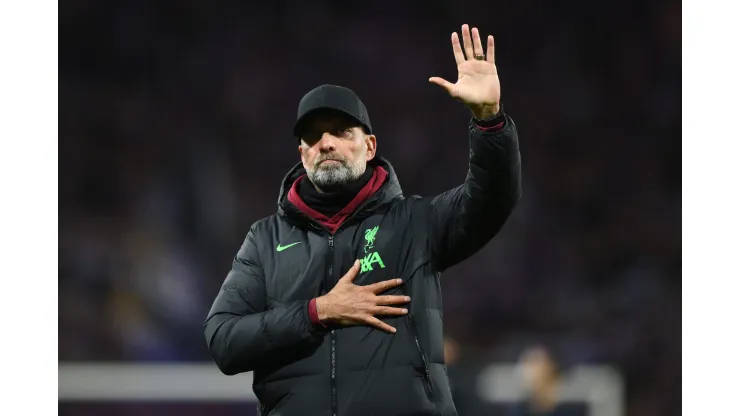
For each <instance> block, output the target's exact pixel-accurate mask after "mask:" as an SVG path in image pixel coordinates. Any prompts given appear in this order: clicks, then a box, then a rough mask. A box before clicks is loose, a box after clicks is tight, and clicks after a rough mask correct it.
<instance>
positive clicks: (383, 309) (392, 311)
mask: <svg viewBox="0 0 740 416" xmlns="http://www.w3.org/2000/svg"><path fill="white" fill-rule="evenodd" d="M372 313H373V315H375V316H378V315H383V316H388V315H391V316H392V315H395V316H402V315H406V314H407V313H409V310H408V309H406V308H393V307H390V306H378V307H377V308H374V309H373V311H372Z"/></svg>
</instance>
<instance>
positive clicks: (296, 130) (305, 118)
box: [293, 107, 367, 138]
mask: <svg viewBox="0 0 740 416" xmlns="http://www.w3.org/2000/svg"><path fill="white" fill-rule="evenodd" d="M323 111H331V112H335V113H339V114H341V115H344V116H347V117H349V118H350V119H352V120H354V121H356V122H357V125H358V126H363V127H364V128H367V126H365V123H363V122H362V121H361V120H360V119H358V118H357V117H355V116H354V115H353V114H352V113H349V112H347V111H344V110H340V109H338V108H334V107H318V108H314V109H312V110H311V111H308V112H306V114H304V115H302V116H301V118H299V119H298V121H296V123H295V125H294V126H293V135H294V136H295V137H298V138H300V137H301V135H302V134H303V132H304V130H305V128H306V126H307V125H308V123H309V122H310V121H311V117H313V116H315V115H316V113H320V112H323Z"/></svg>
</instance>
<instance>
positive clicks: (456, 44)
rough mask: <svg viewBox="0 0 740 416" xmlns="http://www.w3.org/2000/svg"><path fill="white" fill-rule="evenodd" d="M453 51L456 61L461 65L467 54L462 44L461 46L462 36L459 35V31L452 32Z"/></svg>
mask: <svg viewBox="0 0 740 416" xmlns="http://www.w3.org/2000/svg"><path fill="white" fill-rule="evenodd" d="M452 53H453V54H455V63H457V64H458V65H460V64H461V63H463V62H465V54H464V53H463V50H462V46H460V38H459V37H458V36H457V32H452Z"/></svg>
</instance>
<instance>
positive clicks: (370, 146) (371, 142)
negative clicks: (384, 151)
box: [365, 134, 378, 160]
mask: <svg viewBox="0 0 740 416" xmlns="http://www.w3.org/2000/svg"><path fill="white" fill-rule="evenodd" d="M377 149H378V140H377V138H376V137H375V135H374V134H368V135H366V136H365V160H373V159H374V158H375V153H376V151H377Z"/></svg>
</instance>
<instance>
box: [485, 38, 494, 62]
mask: <svg viewBox="0 0 740 416" xmlns="http://www.w3.org/2000/svg"><path fill="white" fill-rule="evenodd" d="M487 48H488V49H487V53H486V60H488V62H490V63H494V62H496V55H495V52H496V49H495V48H494V47H493V35H488V46H487Z"/></svg>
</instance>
